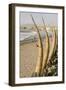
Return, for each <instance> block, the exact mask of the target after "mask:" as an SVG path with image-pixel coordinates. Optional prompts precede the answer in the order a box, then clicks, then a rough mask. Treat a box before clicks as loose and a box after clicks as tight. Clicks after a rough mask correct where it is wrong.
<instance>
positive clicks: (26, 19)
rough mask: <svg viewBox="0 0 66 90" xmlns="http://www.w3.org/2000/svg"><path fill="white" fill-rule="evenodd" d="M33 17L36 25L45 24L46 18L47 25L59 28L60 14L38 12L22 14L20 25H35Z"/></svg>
mask: <svg viewBox="0 0 66 90" xmlns="http://www.w3.org/2000/svg"><path fill="white" fill-rule="evenodd" d="M30 15H32V16H33V18H34V20H35V22H36V24H43V22H42V17H43V18H44V21H45V24H46V25H48V26H53V25H54V26H56V27H57V26H58V14H57V13H37V12H20V14H19V24H20V26H22V25H24V24H33V21H32V19H31V16H30Z"/></svg>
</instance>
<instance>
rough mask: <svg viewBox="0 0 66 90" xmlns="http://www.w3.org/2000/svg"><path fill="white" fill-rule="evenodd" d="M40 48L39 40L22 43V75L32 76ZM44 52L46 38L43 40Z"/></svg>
mask: <svg viewBox="0 0 66 90" xmlns="http://www.w3.org/2000/svg"><path fill="white" fill-rule="evenodd" d="M51 47H52V45H51ZM38 48H39V46H38V42H30V43H26V44H20V77H31V76H32V73H33V72H34V70H35V66H36V62H37V58H38ZM43 52H44V53H45V40H44V41H43Z"/></svg>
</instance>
